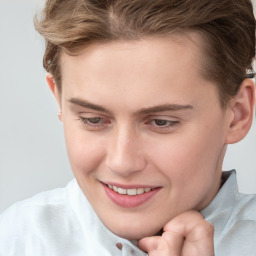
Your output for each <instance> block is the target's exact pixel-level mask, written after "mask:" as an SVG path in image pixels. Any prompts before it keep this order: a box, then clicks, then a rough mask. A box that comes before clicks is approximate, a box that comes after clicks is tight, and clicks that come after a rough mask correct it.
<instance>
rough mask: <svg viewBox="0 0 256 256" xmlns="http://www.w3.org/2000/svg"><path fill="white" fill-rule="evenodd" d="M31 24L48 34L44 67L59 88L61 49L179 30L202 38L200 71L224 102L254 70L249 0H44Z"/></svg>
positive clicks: (71, 51)
mask: <svg viewBox="0 0 256 256" xmlns="http://www.w3.org/2000/svg"><path fill="white" fill-rule="evenodd" d="M35 27H36V29H37V30H38V31H39V33H40V34H41V35H43V37H44V38H45V40H46V51H45V55H44V60H43V64H44V68H45V69H46V70H47V71H48V72H50V73H52V74H53V76H54V79H55V82H56V84H57V86H58V89H59V91H61V68H60V64H59V60H60V54H61V52H62V51H63V50H64V51H65V52H67V53H68V54H78V53H79V50H81V49H83V48H84V47H86V45H89V44H92V43H95V42H109V41H113V40H119V39H125V40H135V39H140V38H143V37H147V36H154V35H156V36H157V35H168V34H171V33H179V32H182V31H196V32H199V33H200V34H201V35H202V36H203V38H204V39H205V40H204V41H205V49H204V52H203V53H204V56H205V58H204V63H203V66H204V77H206V78H207V79H209V80H212V81H214V82H216V83H217V84H218V87H219V92H220V99H221V102H222V104H223V105H225V103H226V102H227V101H228V100H229V99H230V98H231V97H233V96H234V95H236V93H237V92H238V90H239V88H240V85H241V83H242V81H243V80H244V78H245V77H246V76H247V75H248V72H249V73H253V69H252V61H253V58H254V55H255V18H254V15H253V7H252V3H251V1H250V0H46V3H45V7H44V10H43V12H42V16H41V17H40V19H38V18H35Z"/></svg>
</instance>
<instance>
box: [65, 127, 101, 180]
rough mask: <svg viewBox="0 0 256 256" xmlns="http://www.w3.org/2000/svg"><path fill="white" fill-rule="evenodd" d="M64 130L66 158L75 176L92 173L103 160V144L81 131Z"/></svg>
mask: <svg viewBox="0 0 256 256" xmlns="http://www.w3.org/2000/svg"><path fill="white" fill-rule="evenodd" d="M64 130H65V140H66V146H67V152H68V157H69V161H70V165H71V168H72V170H73V172H74V173H75V175H76V174H77V173H80V174H81V173H83V174H86V173H90V172H93V171H94V170H95V169H96V167H97V166H98V165H99V164H100V163H101V162H102V160H103V159H104V148H103V146H102V145H104V143H103V142H102V141H101V140H99V139H95V136H92V134H90V133H88V132H85V131H83V130H82V129H81V131H77V129H76V131H74V129H72V127H65V128H64Z"/></svg>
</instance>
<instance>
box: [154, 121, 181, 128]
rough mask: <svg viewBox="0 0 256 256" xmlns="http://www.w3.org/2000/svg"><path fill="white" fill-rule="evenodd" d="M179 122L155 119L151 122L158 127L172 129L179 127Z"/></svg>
mask: <svg viewBox="0 0 256 256" xmlns="http://www.w3.org/2000/svg"><path fill="white" fill-rule="evenodd" d="M178 123H179V122H178V121H170V120H165V119H154V120H152V121H151V124H152V125H155V126H158V127H172V126H175V125H177V124H178Z"/></svg>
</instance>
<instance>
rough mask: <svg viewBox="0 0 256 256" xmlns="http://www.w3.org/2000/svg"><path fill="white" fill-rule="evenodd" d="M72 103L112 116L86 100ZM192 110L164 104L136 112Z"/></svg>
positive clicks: (71, 100) (73, 99)
mask: <svg viewBox="0 0 256 256" xmlns="http://www.w3.org/2000/svg"><path fill="white" fill-rule="evenodd" d="M68 101H69V102H70V103H73V104H75V105H78V106H81V107H84V108H89V109H92V110H96V111H100V112H105V113H108V114H111V112H110V111H109V110H107V109H106V108H104V107H102V106H100V105H96V104H94V103H91V102H89V101H87V100H85V99H80V98H71V99H69V100H68ZM189 109H190V110H192V109H193V106H192V105H180V104H163V105H158V106H153V107H149V108H142V109H140V110H138V111H136V112H135V114H136V115H147V114H152V113H157V112H165V111H179V110H189Z"/></svg>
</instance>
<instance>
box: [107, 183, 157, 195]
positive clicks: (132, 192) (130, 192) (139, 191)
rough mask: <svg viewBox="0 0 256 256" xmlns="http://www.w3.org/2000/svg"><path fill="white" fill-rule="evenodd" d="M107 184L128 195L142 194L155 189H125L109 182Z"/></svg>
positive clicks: (117, 191) (114, 189) (121, 193)
mask: <svg viewBox="0 0 256 256" xmlns="http://www.w3.org/2000/svg"><path fill="white" fill-rule="evenodd" d="M107 186H108V187H109V188H110V189H112V190H113V191H115V192H116V193H118V194H120V195H128V196H136V195H142V194H145V193H148V192H150V191H151V190H153V189H152V188H132V189H125V188H119V187H116V186H113V185H109V184H107Z"/></svg>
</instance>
